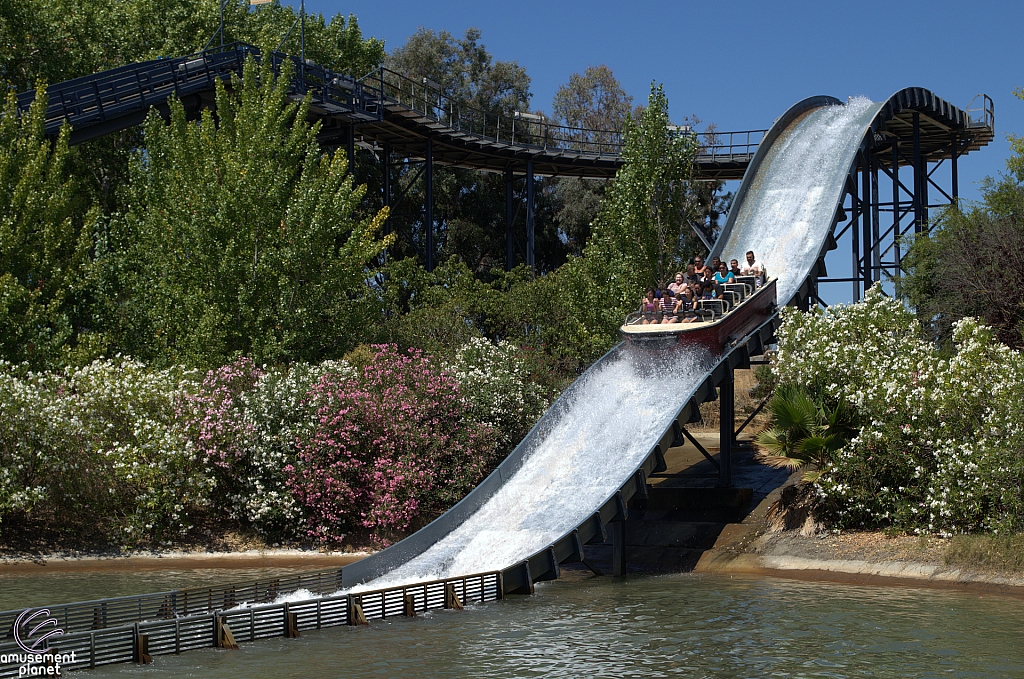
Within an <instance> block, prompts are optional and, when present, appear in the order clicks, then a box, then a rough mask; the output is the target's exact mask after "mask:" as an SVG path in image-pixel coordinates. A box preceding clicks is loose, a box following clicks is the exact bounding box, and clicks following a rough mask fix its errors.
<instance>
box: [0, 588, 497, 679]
mask: <svg viewBox="0 0 1024 679" xmlns="http://www.w3.org/2000/svg"><path fill="white" fill-rule="evenodd" d="M320 575H323V576H327V577H326V578H325V579H318V578H316V576H320ZM340 575H341V571H331V572H328V573H323V574H311V575H308V576H295V577H294V578H281V579H280V580H278V581H274V582H278V583H280V586H283V583H284V582H289V583H291V584H292V585H294V584H295V583H296V582H298V581H300V580H301V582H302V583H303V584H304V585H312V584H313V583H317V582H319V583H320V584H321V586H324V585H328V586H333V584H329V583H330V581H331V578H333V577H335V576H337V578H338V580H339V582H340ZM276 586H277V585H274V586H269V585H267V586H264V587H263V588H261V587H260V586H258V584H257V583H251V584H248V585H241V586H238V585H230V586H227V587H220V588H206V589H202V590H179V591H177V592H161V593H158V594H150V595H145V596H141V597H121V598H119V599H106V600H101V601H89V602H81V603H75V604H66V605H64V606H55V607H49V610H50V613H51V615H52V616H53V617H57V619H58V620H59V619H60V617H59V612H60V611H61V610H62V609H66V610H82V609H95V608H96V607H97V605H98V604H103V603H104V602H106V603H108V605H109V610H111V611H113V610H115V609H116V610H120V611H121V615H122V621H121V622H119V623H118V624H117V626H110V627H105V628H95V629H86V630H82V631H75V632H67V630H66V632H67V633H65V634H64V635H61V636H56V637H53V638H51V639H50V640H49V642H50V643H49V649H48V650H47V651H46V652H49V653H59V654H61V655H68V656H70V654H71V653H72V652H73V653H74V661H73V662H69V663H66V664H63V665H62V667H63V668H67V669H84V668H93V667H97V666H99V665H109V664H113V663H127V662H147V661H148V658H149V657H150V656H155V655H169V654H172V653H174V654H177V653H181V652H183V651H188V650H193V649H199V648H210V647H222V646H225V645H230V641H228V640H230V639H231V638H233V639H234V641H235V642H251V641H256V640H258V639H267V638H271V637H294V636H298V635H299V632H301V631H303V630H312V629H323V628H325V627H336V626H340V625H357V624H362V623H363V622H364V621H367V620H375V619H376V620H380V619H384V618H390V617H397V616H407V617H408V616H413V615H416V614H417V613H422V612H424V611H428V610H434V609H441V608H461V607H462V606H463V605H465V604H470V603H486V602H489V601H497V600H499V599H501V598H502V591H503V590H502V576H501V573H499V572H488V573H475V574H472V575H466V576H463V577H458V578H448V579H444V580H432V581H429V582H419V583H414V584H409V585H403V586H398V587H389V588H385V589H379V590H369V591H364V592H358V593H352V594H331V595H328V596H321V597H317V598H311V599H307V600H304V601H292V602H283V603H261V602H262V601H263V600H261V599H247V598H244V597H243V596H242V593H243V592H248V593H252V594H253V595H254V596H269V595H271V594H275V598H276V596H280V595H281V594H284V593H286V592H285V591H284V590H283V589H282V590H278V589H275V587H276ZM300 589H301V588H300ZM229 591H230V592H231V593H232V594H233V595H234V596H235V597H237V598H235V599H233V600H220V601H218V603H219V605H218V606H213V604H212V601H213V599H215V598H217V597H214V596H213V593H214V592H217V593H226V592H229ZM293 591H294V590H293ZM186 592H188V593H196V592H208V594H209V596H208V597H207V603H206V605H205V607H204V606H203V605H199V607H198V608H196V609H193V610H194V611H196V612H189V613H184V612H171V611H170V609H167V608H163V609H160V608H158V609H157V610H156V612H155V614H151V613H140V614H138V615H137V617H138V619H137V620H135V621H130V620H128V619H127V616H126V615H125V611H126V609H127V608H130V606H127V607H126V606H125V605H124V604H125V602H127V601H129V600H135V601H137V602H138V607H137V610H138V611H150V612H152V611H153V609H152V606H151V604H152V603H153V602H155V601H160V602H169V601H170V599H168V597H169V595H172V594H175V593H177V594H179V595H181V594H184V593H186ZM200 598H201V597H200ZM114 602H116V603H114ZM229 604H230V605H229ZM252 604H255V605H252ZM200 610H201V611H202V612H199V611H200ZM19 612H20V611H19ZM9 613H10V612H8V613H7V614H4V615H5V616H7V615H8V614H9ZM5 620H6V617H5ZM12 622H13V621H12ZM225 630H226V631H227V633H228V634H227V635H225ZM12 631H13V630H12ZM7 636H8V639H10V638H11V636H12V634H11V633H10V632H9V633H8V635H7ZM19 653H23V651H20V650H19V649H18V647H17V645H16V644H15V642H13V641H5V642H4V643H0V656H3V655H6V654H19ZM20 668H21V665H20V664H19V663H17V662H8V663H5V664H0V678H2V677H17V676H19V671H20Z"/></svg>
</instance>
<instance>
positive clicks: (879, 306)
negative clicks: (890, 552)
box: [775, 288, 1024, 534]
mask: <svg viewBox="0 0 1024 679" xmlns="http://www.w3.org/2000/svg"><path fill="white" fill-rule="evenodd" d="M775 371H776V373H777V374H778V377H779V380H780V382H783V383H785V382H791V383H797V384H802V385H805V386H806V387H808V388H809V389H810V390H811V391H812V392H814V393H817V394H819V395H820V396H821V397H822V398H824V399H826V400H828V401H831V402H833V403H835V402H839V401H845V402H847V403H849V404H850V405H852V406H854V407H855V408H856V410H857V413H858V419H859V422H860V428H859V431H858V433H857V435H856V436H855V437H854V438H853V439H852V441H851V442H850V443H849V444H848V445H847V446H845V447H843V448H841V449H840V450H838V451H837V452H836V453H835V454H834V457H833V459H832V460H831V462H830V464H828V465H826V468H825V469H824V470H822V471H823V473H822V475H821V478H820V481H819V493H820V495H821V499H822V508H823V510H824V512H825V514H826V515H827V516H828V518H830V519H831V520H832V521H833V522H834V523H835V524H836V525H839V526H845V527H858V526H865V527H885V526H891V527H896V528H899V529H904V530H910V531H916V532H939V533H945V534H950V533H964V532H972V531H1008V530H1018V529H1020V528H1021V527H1024V492H1022V481H1024V457H1022V456H1024V429H1022V423H1024V417H1022V416H1024V412H1022V409H1024V359H1022V357H1021V356H1020V354H1019V353H1017V352H1015V351H1012V350H1010V349H1009V348H1007V347H1006V346H1004V345H1002V344H999V343H998V342H996V341H995V340H994V339H993V336H992V333H991V331H990V330H989V329H988V328H986V327H984V326H981V325H979V324H978V323H977V322H976V321H974V320H972V319H967V320H963V321H961V322H959V323H958V324H957V326H956V328H955V332H954V335H953V346H952V353H951V354H950V355H946V354H945V353H944V352H942V351H940V349H939V348H938V347H936V346H935V345H934V344H932V343H930V342H928V341H926V340H925V339H924V337H923V335H922V332H921V329H920V327H919V325H918V323H917V321H916V319H915V318H914V316H913V314H912V313H910V312H909V311H908V310H907V309H906V308H905V307H904V306H903V305H902V304H901V303H900V302H898V301H895V300H892V299H889V298H887V297H885V296H884V295H883V294H882V293H881V292H880V291H879V290H878V289H877V288H876V289H873V290H872V291H870V292H869V293H868V294H867V295H866V297H865V300H864V301H863V302H861V303H858V304H853V305H848V306H843V305H839V306H834V307H831V308H830V309H828V310H827V311H823V312H816V313H811V314H804V313H800V312H798V311H794V310H791V309H786V310H785V311H784V322H783V325H782V327H781V328H780V331H779V352H778V355H777V358H776V364H775Z"/></svg>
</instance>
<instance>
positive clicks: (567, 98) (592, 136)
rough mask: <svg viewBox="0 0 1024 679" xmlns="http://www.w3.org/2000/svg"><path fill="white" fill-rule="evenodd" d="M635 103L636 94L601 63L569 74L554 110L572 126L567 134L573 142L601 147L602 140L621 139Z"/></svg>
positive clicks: (557, 97) (611, 141) (562, 120)
mask: <svg viewBox="0 0 1024 679" xmlns="http://www.w3.org/2000/svg"><path fill="white" fill-rule="evenodd" d="M632 106H633V97H632V96H630V95H629V94H627V93H626V91H625V90H624V89H622V85H620V84H619V81H618V80H617V79H616V78H615V76H614V75H613V74H612V70H611V69H610V68H608V67H607V66H604V65H601V66H588V67H587V69H586V70H585V71H584V72H583V73H582V74H579V73H573V74H572V75H571V76H569V82H568V83H566V84H564V85H562V86H561V87H559V88H558V91H557V92H555V99H554V102H553V104H552V112H553V114H554V118H555V120H556V121H557V122H558V123H560V124H562V125H565V126H567V127H570V128H573V131H572V132H569V133H568V134H569V138H570V140H571V141H572V142H573V143H574V144H579V145H582V146H584V147H591V148H595V149H597V150H600V149H601V148H602V146H601V145H602V144H608V143H617V142H618V141H619V140H620V138H621V133H622V128H623V127H624V126H625V124H626V118H627V117H628V116H629V114H630V111H631V109H632Z"/></svg>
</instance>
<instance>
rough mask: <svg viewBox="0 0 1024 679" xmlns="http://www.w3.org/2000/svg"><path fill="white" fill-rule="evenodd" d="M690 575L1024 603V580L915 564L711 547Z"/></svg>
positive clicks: (912, 562)
mask: <svg viewBox="0 0 1024 679" xmlns="http://www.w3.org/2000/svg"><path fill="white" fill-rule="evenodd" d="M693 572H694V573H704V574H715V575H753V576H760V577H774V578H785V579H788V580H800V581H804V582H822V583H826V582H827V583H837V584H844V585H867V586H872V587H924V588H928V589H943V590H953V591H961V592H968V593H972V594H973V593H977V594H994V595H999V596H1011V597H1015V598H1022V599H1024V578H1021V577H1013V576H1004V575H996V574H991V573H982V572H977V571H966V570H962V569H958V568H953V567H949V566H944V565H937V564H932V563H926V562H919V561H876V562H873V561H864V560H857V559H824V558H822V559H812V558H806V557H798V556H777V555H773V556H766V555H761V554H756V553H751V552H732V551H729V550H725V549H722V550H719V549H711V550H708V551H707V552H705V553H704V554H703V555H702V556H701V558H700V561H699V562H698V563H697V566H696V567H695V568H694V570H693Z"/></svg>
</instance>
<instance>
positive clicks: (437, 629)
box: [79, 571, 1024, 679]
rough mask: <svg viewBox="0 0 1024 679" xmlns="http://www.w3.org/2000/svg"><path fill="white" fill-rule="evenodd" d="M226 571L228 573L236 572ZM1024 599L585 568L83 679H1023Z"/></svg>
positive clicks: (159, 659) (121, 667)
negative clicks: (514, 588) (461, 600)
mask: <svg viewBox="0 0 1024 679" xmlns="http://www.w3.org/2000/svg"><path fill="white" fill-rule="evenodd" d="M221 574H222V575H223V571H222V573H221ZM1022 628H1024V601H1021V600H1018V599H1014V598H1005V597H990V596H987V595H986V596H984V597H979V596H978V595H976V594H973V595H971V594H965V593H959V592H950V591H941V590H928V589H912V588H883V587H856V586H849V585H836V584H830V583H809V582H795V581H788V580H778V579H764V578H761V579H758V578H729V577H727V576H724V577H723V576H714V577H711V576H697V575H671V576H647V577H643V576H636V577H629V578H625V579H612V578H597V577H585V576H582V575H578V574H574V575H571V576H569V577H567V578H565V579H563V580H558V581H554V582H550V583H544V584H540V585H538V587H537V593H536V594H535V595H534V596H532V597H510V598H509V599H507V600H505V601H502V602H497V603H492V604H487V605H483V606H474V607H470V608H468V609H467V610H465V611H460V612H455V611H436V612H433V613H430V614H428V615H423V616H420V617H418V618H414V619H404V618H400V619H393V620H388V621H373V622H372V623H371V624H370V626H369V627H360V628H355V627H343V628H333V629H326V630H322V631H319V632H317V631H315V630H307V631H303V632H302V637H301V638H300V639H273V640H265V641H257V642H255V643H251V644H242V649H241V650H240V651H217V650H214V649H209V650H204V651H194V652H190V653H185V654H182V655H180V656H159V657H157V658H156V661H155V664H154V665H151V666H147V667H139V666H135V665H115V666H108V667H104V668H99V669H96V670H93V671H89V672H82V673H80V674H79V676H82V677H97V678H98V677H114V676H135V677H197V678H198V677H202V678H203V679H218V678H222V677H223V678H224V679H228V678H230V679H238V678H240V677H281V678H284V677H296V678H298V677H345V678H348V677H751V678H761V677H835V678H840V677H993V678H1008V677H1024V643H1021V630H1022Z"/></svg>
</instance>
